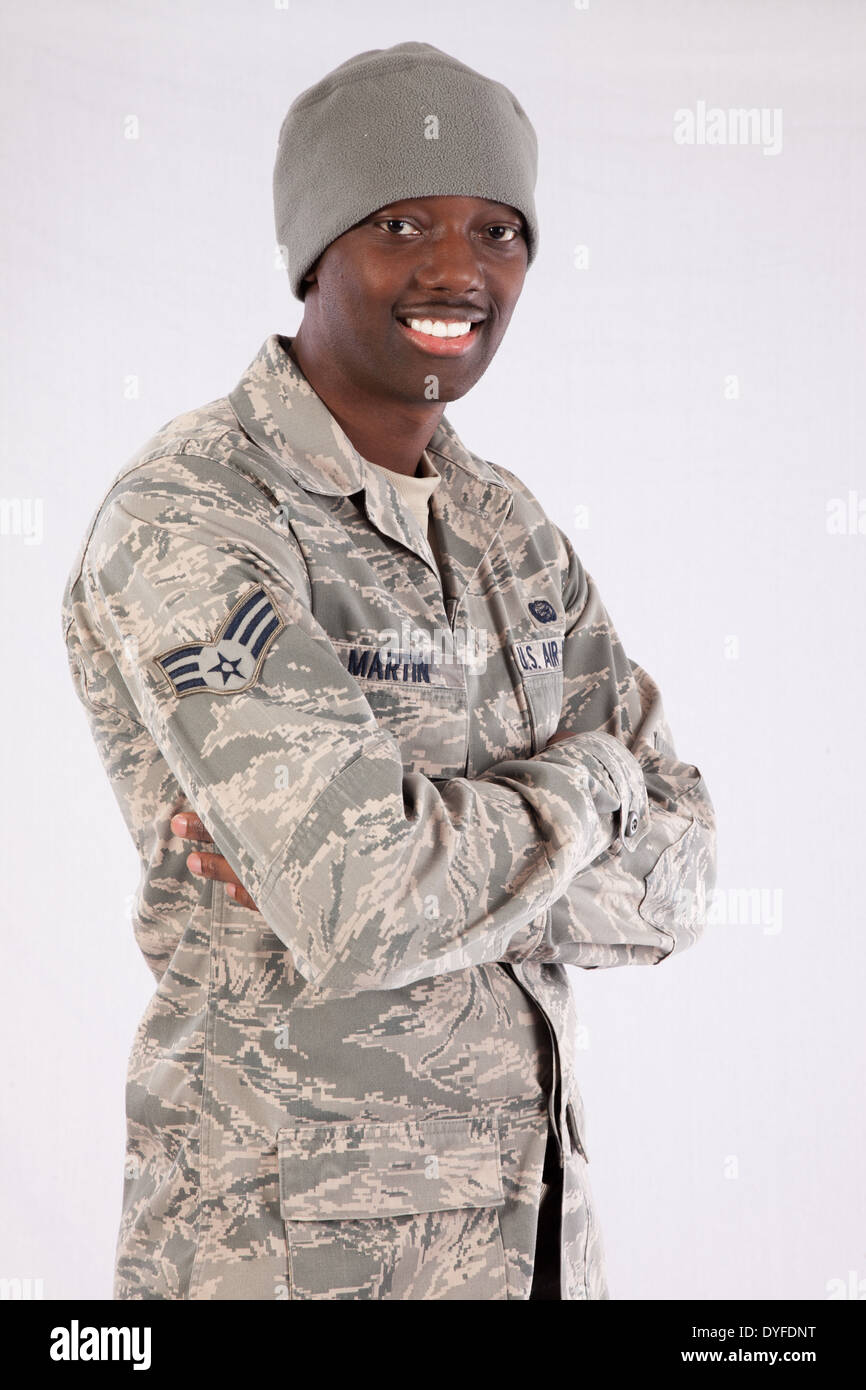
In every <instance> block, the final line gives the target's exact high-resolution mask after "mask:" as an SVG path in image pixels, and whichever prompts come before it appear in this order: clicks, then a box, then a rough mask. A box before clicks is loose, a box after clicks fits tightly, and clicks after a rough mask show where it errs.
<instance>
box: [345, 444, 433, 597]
mask: <svg viewBox="0 0 866 1390" xmlns="http://www.w3.org/2000/svg"><path fill="white" fill-rule="evenodd" d="M364 462H365V463H368V464H369V465H370V467H371V468H378V470H379V472H380V473H387V475H388V477H389V478H390V479H391V482H392V483H393V484H394V486H395V488H396V489H397V491H398V492H399V494H400V496H401V497H402V499H403V501H404V502H405V503H406V506H407V507H408V508H409V511H410V512H411V513H412V515H413V516H414V517H415V519H416V521H417V522H418V525H419V526H420V527H421V530H422V531H426V533H427V539H428V541H429V542H430V549H431V550H432V551H433V557H434V559H435V560H436V563H437V565H438V566H439V570H440V572H441V569H442V563H441V559H440V556H439V551H438V548H437V544H436V532H435V528H434V526H433V518H432V517H431V515H430V494H431V493H432V492H434V491H435V489H436V488H437V487H438V486H439V483H440V482H441V474H439V473H437V472H436V469H435V468H434V467H433V464H432V462H431V460H430V455H429V454H428V453H427V450H426V449H425V450H424V452H423V454H422V455H421V462H420V464H419V465H418V472H417V473H416V474H415V475H414V476H411V477H410V476H407V475H406V474H405V473H395V472H394V470H393V468H384V467H383V466H382V464H381V463H370V460H369V459H365V460H364Z"/></svg>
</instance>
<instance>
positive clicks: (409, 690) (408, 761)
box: [331, 638, 469, 778]
mask: <svg viewBox="0 0 866 1390" xmlns="http://www.w3.org/2000/svg"><path fill="white" fill-rule="evenodd" d="M331 640H332V645H333V646H334V648H335V649H336V651H337V653H338V655H339V657H340V659H341V661H342V662H343V665H344V666H345V667H346V669H347V670H348V672H349V674H350V675H352V676H354V678H355V680H356V681H357V682H358V684H359V686H360V687H361V689H362V690H363V692H364V695H365V696H366V699H367V703H368V704H369V706H370V708H371V709H372V711H373V714H374V715H375V716H376V720H377V722H378V723H379V724H380V725H381V726H382V727H383V728H384V729H387V731H388V732H389V733H391V734H393V735H394V737H395V738H396V740H397V742H398V743H399V745H400V750H401V754H402V759H403V766H404V768H405V770H406V772H420V773H423V774H424V776H425V777H440V778H448V777H462V776H463V775H464V773H465V771H466V761H467V757H468V753H469V699H468V693H467V687H466V674H465V670H464V667H463V665H462V664H461V662H460V661H459V660H457V659H456V657H455V659H453V660H449V659H447V657H446V656H445V655H442V654H440V653H436V652H431V653H430V655H429V659H427V658H422V657H419V656H418V654H417V653H416V654H412V653H409V652H407V653H395V652H394V651H393V650H392V649H389V648H387V647H380V646H376V645H372V644H369V643H364V642H348V641H340V640H336V641H335V640H334V639H333V638H332V639H331Z"/></svg>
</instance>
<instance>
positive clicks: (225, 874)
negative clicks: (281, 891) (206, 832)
mask: <svg viewBox="0 0 866 1390" xmlns="http://www.w3.org/2000/svg"><path fill="white" fill-rule="evenodd" d="M186 863H187V868H188V869H189V871H190V873H193V874H196V875H197V876H198V877H199V878H212V879H215V880H216V881H217V882H219V883H225V884H227V885H228V887H227V888H226V892H227V893H228V894H229V897H231V898H233V899H234V901H235V902H236V903H237V904H238V905H239V906H240V907H248V908H251V909H252V911H253V912H258V908H257V907H256V905H255V903H254V902H253V900H252V898H251V897H250V895H249V893H248V892H247V890H246V889H245V888H244V886H243V884H242V883H241V882H240V880H239V879H238V876H237V874H236V873H235V871H234V869H233V868H232V867H231V865H230V864H229V862H228V860H227V859H224V858H223V856H222V855H221V854H208V853H207V851H205V850H196V851H194V852H193V853H192V854H188V855H187V858H186Z"/></svg>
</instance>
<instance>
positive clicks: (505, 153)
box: [274, 43, 538, 300]
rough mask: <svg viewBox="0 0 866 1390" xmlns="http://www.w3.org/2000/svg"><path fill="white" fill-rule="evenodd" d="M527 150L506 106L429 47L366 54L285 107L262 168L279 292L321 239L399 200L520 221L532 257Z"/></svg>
mask: <svg viewBox="0 0 866 1390" xmlns="http://www.w3.org/2000/svg"><path fill="white" fill-rule="evenodd" d="M537 170H538V142H537V138H536V134H535V131H534V129H533V127H532V124H531V122H530V121H529V118H528V117H527V115H526V112H525V111H524V110H523V107H522V106H521V105H520V102H519V101H518V100H517V98H516V97H515V96H514V95H513V94H512V93H511V92H510V91H509V90H508V88H507V87H505V86H503V84H502V83H501V82H495V81H493V80H492V79H491V78H489V77H484V76H483V75H482V74H481V73H479V72H476V71H475V70H474V68H470V67H467V65H466V64H465V63H461V62H459V61H458V60H457V59H456V58H452V57H451V56H450V55H449V54H447V53H443V52H442V50H441V49H439V48H434V47H433V46H432V44H429V43H398V44H395V45H394V47H393V48H372V49H369V50H367V51H366V52H364V53H358V54H356V55H355V57H353V58H349V59H347V61H346V62H345V63H341V64H340V66H339V67H337V68H334V70H333V72H330V73H328V74H327V75H326V76H325V77H323V78H322V79H321V81H319V82H317V83H315V85H314V86H312V87H309V88H308V89H307V90H306V91H304V92H301V94H300V96H298V97H296V98H295V100H294V101H293V102H292V104H291V106H290V107H289V110H288V112H287V114H286V117H285V119H284V121H283V123H282V126H281V128H280V134H279V139H278V142H277V157H276V161H275V164H274V220H275V225H276V231H277V242H278V244H279V245H280V246H281V247H282V248H283V254H284V256H285V259H286V263H287V266H288V272H289V283H290V285H291V288H292V293H293V294H294V295H295V296H296V298H298V299H300V300H303V298H304V294H305V290H306V287H305V286H304V284H303V277H304V275H305V274H306V272H307V271H308V270H310V268H311V267H312V266H313V265H315V263H316V261H317V260H318V259H319V257H320V256H321V254H322V252H323V251H324V250H325V249H326V248H327V247H328V246H330V244H331V242H332V241H335V240H336V239H337V237H339V236H342V235H343V233H344V232H347V231H348V230H349V228H350V227H354V226H355V224H356V223H358V222H361V221H363V219H364V218H365V217H369V216H370V214H371V213H373V212H375V211H376V209H377V208H381V207H385V206H387V204H389V203H394V202H397V201H398V200H401V199H404V198H424V197H435V196H452V197H469V198H489V199H491V200H492V201H494V202H497V203H508V204H509V205H510V206H511V207H514V208H516V209H517V210H518V212H520V213H522V214H523V217H524V218H525V221H526V238H527V249H528V264H530V265H531V263H532V261H533V260H534V258H535V254H536V251H537V249H538V222H537V218H536V212H535V200H534V192H535V182H536V177H537Z"/></svg>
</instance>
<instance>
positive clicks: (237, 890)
mask: <svg viewBox="0 0 866 1390" xmlns="http://www.w3.org/2000/svg"><path fill="white" fill-rule="evenodd" d="M226 892H227V893H228V895H229V897H230V898H233V899H234V901H235V902H236V903H237V905H238V907H248V908H249V909H250V911H251V912H258V910H259V909H258V908H257V907H256V905H255V903H254V902H253V900H252V898H251V897H250V895H249V893H248V892H247V890H246V888H244V886H243V884H242V883H230V884H229V885H228V887H227V888H226Z"/></svg>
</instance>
